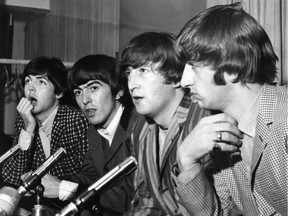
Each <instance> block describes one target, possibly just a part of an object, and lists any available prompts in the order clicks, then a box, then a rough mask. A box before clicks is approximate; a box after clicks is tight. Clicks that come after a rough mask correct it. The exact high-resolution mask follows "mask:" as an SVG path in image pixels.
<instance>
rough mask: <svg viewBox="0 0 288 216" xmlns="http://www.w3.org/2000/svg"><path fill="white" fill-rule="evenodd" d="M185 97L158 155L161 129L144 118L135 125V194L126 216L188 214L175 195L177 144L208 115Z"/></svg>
mask: <svg viewBox="0 0 288 216" xmlns="http://www.w3.org/2000/svg"><path fill="white" fill-rule="evenodd" d="M190 96H191V95H189V94H186V95H185V96H184V97H183V99H182V101H181V103H180V105H179V107H178V108H177V110H176V112H175V114H174V116H173V118H172V119H171V121H170V126H169V128H168V131H167V135H166V138H165V141H164V145H163V146H164V147H163V148H164V149H163V153H162V155H161V156H160V155H159V149H158V143H157V142H158V141H157V140H158V133H159V126H158V125H156V124H155V123H154V122H151V119H145V117H142V118H141V119H140V120H139V121H138V123H136V126H135V130H134V133H133V135H132V140H133V144H134V148H135V151H136V158H137V160H138V169H137V171H136V174H135V188H136V195H135V197H134V199H133V201H132V207H131V209H130V210H129V211H128V212H126V214H125V215H129V216H132V215H134V216H136V215H139V216H140V215H141V216H148V215H151V216H152V215H153V216H157V215H185V214H186V213H185V212H186V210H185V209H184V208H183V207H182V206H179V204H178V202H177V200H176V199H175V194H174V184H173V182H172V177H171V168H172V165H173V164H174V163H175V160H176V150H177V147H178V145H180V143H181V141H182V140H183V139H184V137H185V136H186V135H188V133H189V132H190V131H191V130H192V129H193V127H194V126H195V125H196V124H197V123H198V121H199V120H200V119H201V118H202V117H203V116H204V115H207V114H208V112H206V111H204V110H202V109H201V108H200V107H199V106H198V104H196V103H191V97H190Z"/></svg>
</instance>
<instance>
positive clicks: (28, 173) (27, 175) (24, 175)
mask: <svg viewBox="0 0 288 216" xmlns="http://www.w3.org/2000/svg"><path fill="white" fill-rule="evenodd" d="M31 174H32V171H29V172H27V173H25V174H23V175H21V180H22V181H23V182H24V181H25V180H26V179H27V178H28V177H29V176H30V175H31Z"/></svg>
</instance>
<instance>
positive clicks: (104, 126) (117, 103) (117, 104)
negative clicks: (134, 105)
mask: <svg viewBox="0 0 288 216" xmlns="http://www.w3.org/2000/svg"><path fill="white" fill-rule="evenodd" d="M120 106H121V103H120V102H119V101H117V100H116V102H115V107H114V109H113V111H112V112H111V114H110V116H109V117H108V119H107V121H105V123H104V124H103V125H101V126H100V125H99V126H98V127H99V128H104V129H106V128H107V127H108V126H109V125H110V123H111V122H112V120H113V119H114V117H115V115H116V113H117V111H118V109H119V107H120Z"/></svg>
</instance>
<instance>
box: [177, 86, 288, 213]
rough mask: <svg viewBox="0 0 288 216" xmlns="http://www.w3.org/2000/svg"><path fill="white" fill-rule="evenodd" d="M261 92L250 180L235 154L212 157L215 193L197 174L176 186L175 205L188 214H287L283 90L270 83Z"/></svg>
mask: <svg viewBox="0 0 288 216" xmlns="http://www.w3.org/2000/svg"><path fill="white" fill-rule="evenodd" d="M263 88H264V89H263V92H262V95H261V98H260V102H259V111H258V115H257V123H256V136H255V138H254V146H253V155H252V164H251V167H250V170H251V171H250V176H251V178H248V177H247V175H246V173H245V172H246V170H245V165H244V162H243V160H242V157H241V154H240V152H239V151H238V152H235V153H232V154H231V153H230V154H228V153H226V154H225V153H222V154H221V155H219V157H216V158H215V164H218V165H219V166H218V167H216V168H217V169H215V170H214V171H215V175H214V184H215V189H216V191H217V195H216V194H215V193H214V189H213V188H212V186H211V184H210V183H209V181H208V180H207V178H206V176H205V174H204V173H203V171H201V172H200V173H198V174H197V175H196V176H195V178H193V179H191V180H190V181H188V183H186V184H183V185H181V184H179V185H178V187H177V192H178V195H179V197H180V200H181V203H182V204H183V205H185V206H189V209H188V210H189V212H190V214H191V215H203V216H204V215H205V216H206V215H245V216H246V215H247V216H250V215H251V216H252V215H253V216H256V215H287V201H288V198H287V197H288V196H287V184H288V175H287V170H288V169H287V167H288V156H287V150H288V120H287V117H288V90H287V87H284V86H283V87H279V86H272V85H265V86H264V87H263ZM219 154H220V153H219ZM251 200H252V202H251Z"/></svg>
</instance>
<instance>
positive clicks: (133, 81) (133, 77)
mask: <svg viewBox="0 0 288 216" xmlns="http://www.w3.org/2000/svg"><path fill="white" fill-rule="evenodd" d="M138 78H139V73H137V71H136V70H131V71H130V75H129V77H128V88H129V91H130V92H133V91H134V90H135V89H136V88H139V79H138Z"/></svg>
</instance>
